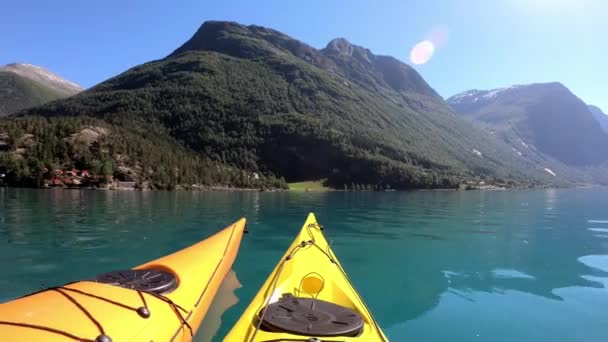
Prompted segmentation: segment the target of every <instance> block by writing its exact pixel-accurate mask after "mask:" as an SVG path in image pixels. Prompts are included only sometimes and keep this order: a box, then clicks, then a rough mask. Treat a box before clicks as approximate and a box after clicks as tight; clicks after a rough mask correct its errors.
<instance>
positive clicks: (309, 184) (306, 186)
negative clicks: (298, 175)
mask: <svg viewBox="0 0 608 342" xmlns="http://www.w3.org/2000/svg"><path fill="white" fill-rule="evenodd" d="M324 183H325V179H320V180H313V181H306V182H297V183H289V190H294V191H306V190H313V191H327V190H330V188H329V187H327V186H325V185H324Z"/></svg>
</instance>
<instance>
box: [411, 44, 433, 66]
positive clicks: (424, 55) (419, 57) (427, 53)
mask: <svg viewBox="0 0 608 342" xmlns="http://www.w3.org/2000/svg"><path fill="white" fill-rule="evenodd" d="M433 53H435V44H433V42H431V41H430V40H423V41H421V42H419V43H418V44H416V45H414V47H413V48H412V51H410V62H412V63H413V64H416V65H422V64H425V63H427V62H428V61H429V60H431V57H433Z"/></svg>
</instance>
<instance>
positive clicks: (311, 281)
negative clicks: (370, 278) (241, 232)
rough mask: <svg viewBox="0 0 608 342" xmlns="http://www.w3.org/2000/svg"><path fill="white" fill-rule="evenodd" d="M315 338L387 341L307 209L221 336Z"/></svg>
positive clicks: (241, 337)
mask: <svg viewBox="0 0 608 342" xmlns="http://www.w3.org/2000/svg"><path fill="white" fill-rule="evenodd" d="M308 332H310V333H308ZM313 337H316V338H319V340H322V341H388V339H387V338H386V336H385V335H384V333H383V332H382V330H381V329H380V327H379V326H378V324H377V323H376V321H375V320H374V318H373V316H372V315H371V313H370V311H369V310H368V308H367V307H366V305H365V304H364V302H363V300H362V299H361V297H360V296H359V294H358V293H357V291H356V290H355V288H354V287H353V286H352V284H351V282H350V280H349V279H348V276H347V275H346V273H345V272H344V270H343V268H342V266H341V265H340V262H339V261H338V259H337V258H336V256H335V255H334V253H333V251H332V249H331V248H330V245H329V244H328V243H327V240H326V239H325V237H324V236H323V233H322V227H321V226H320V225H319V224H318V223H317V220H316V218H315V216H314V214H312V213H311V214H309V216H308V218H307V220H306V222H305V223H304V226H303V227H302V229H301V231H300V233H299V234H298V236H297V237H296V239H295V240H294V242H293V243H292V244H291V246H290V247H289V248H288V249H287V251H286V253H285V255H284V256H283V257H282V258H281V261H280V262H279V264H278V265H277V266H276V267H275V269H274V271H273V272H272V273H271V275H270V276H269V277H268V279H267V280H266V282H265V283H264V285H263V286H262V288H261V290H260V291H259V292H258V293H257V295H256V296H255V297H254V298H253V300H252V301H251V303H250V305H249V307H248V308H247V309H246V310H245V312H244V313H243V315H242V316H241V318H240V319H239V320H238V321H237V323H236V324H235V325H234V327H233V328H232V330H231V331H230V332H229V334H228V335H227V336H226V338H225V341H230V342H232V341H308V340H309V338H313Z"/></svg>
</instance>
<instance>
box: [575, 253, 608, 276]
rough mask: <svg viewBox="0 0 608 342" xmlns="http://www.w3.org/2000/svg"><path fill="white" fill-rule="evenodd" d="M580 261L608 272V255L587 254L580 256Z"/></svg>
mask: <svg viewBox="0 0 608 342" xmlns="http://www.w3.org/2000/svg"><path fill="white" fill-rule="evenodd" d="M578 261H579V262H581V263H583V264H585V265H587V266H589V267H591V268H595V269H598V270H600V271H604V272H608V255H586V256H582V257H580V258H578Z"/></svg>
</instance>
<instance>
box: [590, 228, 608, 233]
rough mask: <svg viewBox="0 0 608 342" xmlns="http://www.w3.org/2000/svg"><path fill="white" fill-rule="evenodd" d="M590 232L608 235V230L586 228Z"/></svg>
mask: <svg viewBox="0 0 608 342" xmlns="http://www.w3.org/2000/svg"><path fill="white" fill-rule="evenodd" d="M587 229H588V230H590V231H592V232H599V233H608V228H587Z"/></svg>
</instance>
